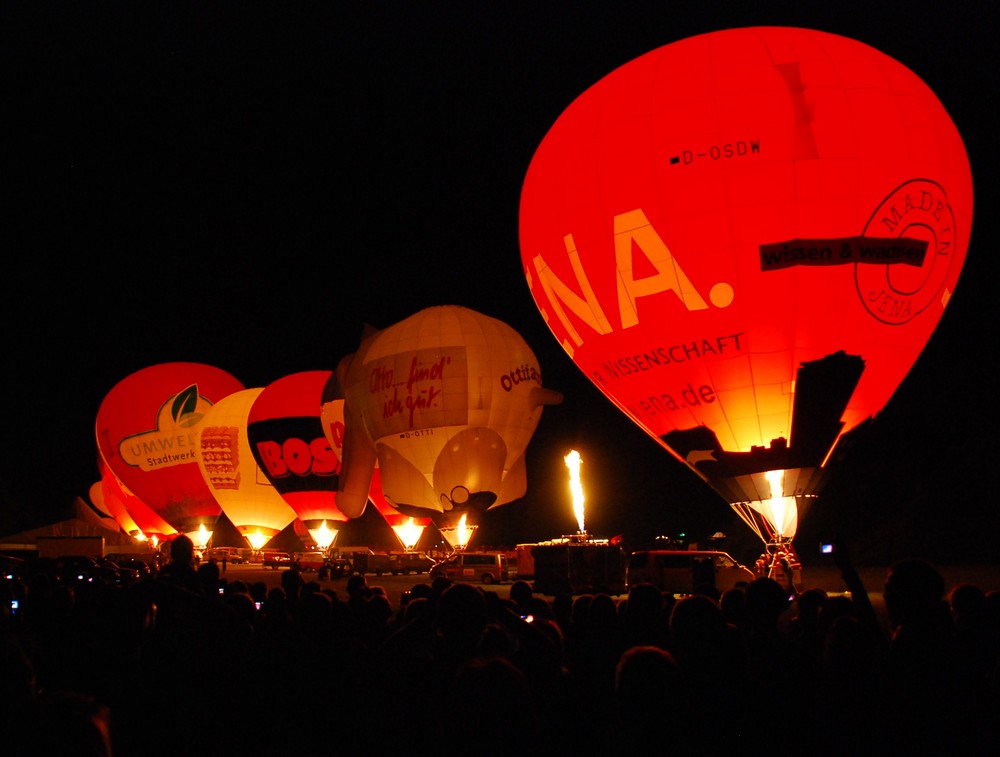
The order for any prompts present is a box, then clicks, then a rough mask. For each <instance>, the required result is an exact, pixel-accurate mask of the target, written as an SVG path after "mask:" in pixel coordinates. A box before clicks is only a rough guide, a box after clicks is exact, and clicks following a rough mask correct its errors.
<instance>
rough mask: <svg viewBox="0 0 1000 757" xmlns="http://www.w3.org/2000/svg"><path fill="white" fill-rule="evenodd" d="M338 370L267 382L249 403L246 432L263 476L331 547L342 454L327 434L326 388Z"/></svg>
mask: <svg viewBox="0 0 1000 757" xmlns="http://www.w3.org/2000/svg"><path fill="white" fill-rule="evenodd" d="M332 375H333V371H302V372H300V373H293V374H291V375H289V376H284V377H282V378H280V379H278V380H277V381H274V382H272V383H270V384H268V385H267V386H266V387H264V390H263V391H262V392H261V393H260V396H259V397H257V399H256V401H255V402H254V403H253V406H252V407H251V408H250V415H249V417H248V419H247V434H248V438H249V440H250V448H251V450H252V452H253V456H254V458H255V459H256V460H257V464H258V465H259V466H260V468H261V470H262V471H263V472H264V475H265V476H267V478H268V480H269V481H270V482H271V484H272V485H273V486H274V488H275V489H276V490H277V491H278V493H279V494H280V495H281V496H282V497H283V498H284V500H285V501H286V502H287V503H288V505H289V506H290V507H291V508H292V510H294V511H295V514H296V515H297V516H298V518H299V519H300V520H301V521H302V522H303V524H304V525H305V527H306V528H307V529H308V530H309V533H310V534H311V535H312V537H313V539H314V540H315V541H316V544H317V546H319V547H323V548H325V547H328V546H329V545H330V542H331V540H332V539H334V538H335V536H336V532H337V524H338V523H341V522H343V521H346V520H347V516H346V515H344V514H343V513H342V512H341V511H340V510H339V509H338V508H337V482H338V480H339V475H340V453H339V452H338V451H337V450H335V449H334V448H333V446H332V445H331V443H330V441H329V439H328V438H327V435H326V434H325V433H324V427H323V420H322V418H321V410H322V396H323V390H324V388H325V387H326V384H327V382H328V381H329V379H330V377H331V376H332Z"/></svg>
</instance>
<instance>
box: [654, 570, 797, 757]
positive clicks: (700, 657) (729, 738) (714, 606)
mask: <svg viewBox="0 0 1000 757" xmlns="http://www.w3.org/2000/svg"><path fill="white" fill-rule="evenodd" d="M758 580H770V579H758ZM670 652H671V654H672V655H673V657H674V659H675V660H676V661H677V664H678V665H679V666H680V668H681V671H682V672H683V673H684V678H685V687H686V689H687V691H688V692H689V694H690V699H689V707H688V710H687V716H688V718H689V721H690V726H689V729H688V730H687V732H686V733H685V735H688V736H691V737H692V738H693V737H694V735H697V736H698V738H699V739H704V738H710V740H711V742H710V743H711V744H712V748H713V749H715V750H716V751H717V752H718V753H723V752H727V751H729V750H731V749H735V748H737V747H738V746H740V743H739V738H740V735H741V734H742V733H743V732H744V730H745V728H746V726H747V725H748V724H747V722H746V721H745V720H744V719H743V716H744V714H745V713H744V710H745V709H746V707H749V706H751V705H752V704H753V701H752V697H749V696H746V695H745V692H746V691H747V689H748V679H747V657H746V649H745V646H744V640H743V637H742V635H741V634H740V632H739V631H738V630H737V629H736V628H735V627H734V626H732V625H730V624H729V623H727V622H726V618H725V616H724V615H723V614H722V610H721V609H720V607H719V605H718V603H717V602H716V601H715V600H713V599H712V598H711V597H709V596H706V595H704V594H692V595H689V596H685V597H681V598H680V599H678V600H677V603H676V604H675V605H674V607H673V610H672V611H671V613H670ZM759 680H760V681H767V680H780V679H771V678H769V677H764V678H761V679H759ZM723 691H725V692H731V694H729V695H727V696H726V698H727V699H728V697H729V696H734V697H735V698H736V699H739V700H740V701H741V702H743V703H744V704H743V705H741V707H736V708H726V711H725V713H722V712H720V710H719V701H720V699H719V692H723ZM765 698H767V697H766V695H765ZM767 699H768V703H770V704H773V702H771V700H770V698H767ZM755 727H764V726H763V725H762V724H759V726H755ZM685 746H692V743H691V742H689V743H687V744H686V745H685Z"/></svg>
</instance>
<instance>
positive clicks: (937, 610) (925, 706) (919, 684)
mask: <svg viewBox="0 0 1000 757" xmlns="http://www.w3.org/2000/svg"><path fill="white" fill-rule="evenodd" d="M883 598H884V600H885V609H886V612H887V613H888V615H889V622H890V624H891V626H892V629H893V630H892V639H891V641H890V645H889V668H888V672H889V687H890V691H889V694H890V699H889V702H888V707H889V717H890V718H891V721H892V722H893V724H894V726H895V729H894V732H893V735H894V738H895V740H896V742H897V744H898V745H899V746H898V748H899V749H900V750H901V751H902V752H904V753H909V754H916V753H918V752H920V751H923V752H924V753H930V752H936V753H938V754H943V753H945V752H951V751H952V749H953V746H950V738H949V731H950V724H953V723H954V722H955V718H956V716H958V715H959V714H960V711H959V708H957V707H956V704H957V699H956V697H957V695H958V694H959V692H958V691H957V690H956V686H955V685H954V684H955V680H954V677H953V675H952V672H953V671H952V669H951V643H952V627H951V616H950V611H949V608H948V604H947V602H946V600H945V583H944V578H943V577H942V576H941V574H940V573H939V572H938V570H937V569H936V568H935V567H934V566H933V565H931V564H930V563H929V562H926V561H925V560H917V559H907V560H900V561H898V562H896V563H894V564H893V565H892V566H890V568H889V571H888V574H887V575H886V580H885V591H884V594H883ZM962 701H964V698H962Z"/></svg>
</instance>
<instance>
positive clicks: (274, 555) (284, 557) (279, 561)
mask: <svg viewBox="0 0 1000 757" xmlns="http://www.w3.org/2000/svg"><path fill="white" fill-rule="evenodd" d="M262 556H263V558H264V560H263V562H261V566H262V567H264V568H271V569H272V570H277V569H278V568H290V567H292V556H291V555H290V554H288V553H287V552H264V553H263V555H262Z"/></svg>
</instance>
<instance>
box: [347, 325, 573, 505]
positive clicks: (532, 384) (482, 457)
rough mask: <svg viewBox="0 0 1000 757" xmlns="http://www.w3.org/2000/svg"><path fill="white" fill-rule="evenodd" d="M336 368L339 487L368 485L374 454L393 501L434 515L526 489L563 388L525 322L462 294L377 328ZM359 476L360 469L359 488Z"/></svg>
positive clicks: (509, 497) (520, 493) (491, 501)
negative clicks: (477, 306) (341, 395)
mask: <svg viewBox="0 0 1000 757" xmlns="http://www.w3.org/2000/svg"><path fill="white" fill-rule="evenodd" d="M338 375H339V377H340V382H341V384H342V385H343V388H344V392H345V395H346V406H345V411H344V412H345V420H346V428H345V441H344V469H345V474H344V475H343V476H342V481H341V491H342V496H343V495H344V494H346V493H347V492H348V491H355V492H356V494H357V497H358V498H359V499H360V496H361V492H366V493H367V492H368V487H367V486H366V484H367V483H368V482H369V481H370V476H371V470H372V463H373V458H377V464H378V470H379V473H380V475H381V480H382V490H383V492H384V493H385V497H386V499H387V500H388V501H389V503H390V504H391V505H392V506H393V507H395V508H396V509H397V510H399V511H400V512H401V513H403V514H412V515H421V514H422V515H424V516H430V517H433V515H434V514H443V513H451V512H453V511H455V512H458V511H468V510H475V511H477V512H482V511H485V510H486V509H488V508H490V507H497V506H499V505H502V504H505V503H507V502H510V501H512V500H515V499H517V498H519V497H521V496H523V495H524V493H525V491H526V488H527V476H526V473H525V460H524V456H525V452H526V450H527V446H528V442H529V440H530V439H531V436H532V434H533V433H534V431H535V427H536V426H537V425H538V421H539V419H540V417H541V413H542V407H543V405H546V404H554V403H556V402H559V401H561V399H562V395H560V394H559V393H558V392H554V391H552V390H548V389H544V388H543V387H542V372H541V369H540V368H539V365H538V361H537V360H536V358H535V355H534V353H532V351H531V349H530V348H529V347H528V345H527V344H526V343H525V341H524V340H523V339H522V338H521V336H520V335H519V334H517V332H515V331H514V330H513V329H512V328H511V327H510V326H508V325H507V324H505V323H503V322H501V321H499V320H497V319H495V318H491V317H489V316H486V315H483V314H481V313H477V312H476V311H473V310H470V309H468V308H463V307H459V306H454V305H442V306H436V307H430V308H427V309H425V310H421V311H420V312H418V313H416V314H414V315H412V316H410V317H409V318H406V319H405V320H403V321H400V322H399V323H397V324H395V325H393V326H390V327H389V328H387V329H384V330H382V331H379V332H377V333H375V334H373V335H371V336H369V337H368V338H366V339H365V340H364V341H363V342H362V345H361V348H360V349H359V351H358V352H357V353H355V354H354V355H352V356H349V357H348V358H345V360H343V361H341V365H340V366H339V367H338ZM355 434H356V436H355ZM373 453H374V454H373ZM356 460H361V461H363V462H364V463H365V464H364V465H361V464H360V463H356V462H355V461H356ZM353 476H358V477H359V478H360V479H361V480H362V484H363V485H362V486H358V487H357V489H352V487H351V477H353ZM340 501H341V504H342V509H343V507H345V504H344V500H343V499H342V500H340ZM361 504H362V507H363V503H361Z"/></svg>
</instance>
